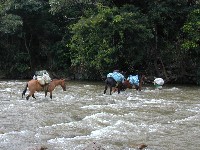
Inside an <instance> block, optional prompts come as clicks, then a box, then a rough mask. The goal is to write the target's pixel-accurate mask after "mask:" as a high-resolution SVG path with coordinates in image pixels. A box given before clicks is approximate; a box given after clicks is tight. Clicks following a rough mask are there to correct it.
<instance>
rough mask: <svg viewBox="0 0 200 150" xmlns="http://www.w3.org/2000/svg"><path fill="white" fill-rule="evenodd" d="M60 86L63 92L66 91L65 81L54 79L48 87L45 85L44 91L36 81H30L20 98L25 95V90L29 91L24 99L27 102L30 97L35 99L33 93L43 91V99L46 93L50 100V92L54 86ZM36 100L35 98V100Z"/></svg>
mask: <svg viewBox="0 0 200 150" xmlns="http://www.w3.org/2000/svg"><path fill="white" fill-rule="evenodd" d="M58 85H60V86H61V87H62V89H63V91H66V84H65V79H54V80H52V81H51V82H50V83H49V84H48V85H46V90H45V89H44V86H42V85H41V84H40V83H39V81H38V80H34V79H33V80H30V81H29V82H28V83H27V84H26V87H25V89H24V91H23V92H22V98H23V96H25V93H26V91H27V88H28V89H29V94H28V96H27V97H26V99H27V100H28V99H29V97H30V96H32V97H33V98H35V96H34V93H35V91H37V92H39V91H45V97H46V96H47V92H49V93H50V98H51V99H52V91H53V90H54V89H55V87H56V86H58ZM35 99H36V98H35Z"/></svg>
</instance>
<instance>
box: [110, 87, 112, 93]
mask: <svg viewBox="0 0 200 150" xmlns="http://www.w3.org/2000/svg"><path fill="white" fill-rule="evenodd" d="M111 94H112V86H110V95H111Z"/></svg>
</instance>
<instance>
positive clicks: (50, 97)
mask: <svg viewBox="0 0 200 150" xmlns="http://www.w3.org/2000/svg"><path fill="white" fill-rule="evenodd" d="M50 98H51V99H52V91H51V92H50Z"/></svg>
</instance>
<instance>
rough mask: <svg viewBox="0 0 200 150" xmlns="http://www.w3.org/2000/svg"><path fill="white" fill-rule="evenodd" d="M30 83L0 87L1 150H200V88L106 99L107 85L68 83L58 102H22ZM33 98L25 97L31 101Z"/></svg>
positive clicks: (169, 88)
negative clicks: (96, 148)
mask: <svg viewBox="0 0 200 150" xmlns="http://www.w3.org/2000/svg"><path fill="white" fill-rule="evenodd" d="M25 84H26V82H25V81H0V150H28V149H30V148H33V147H38V146H41V145H42V146H46V147H47V148H48V150H81V149H83V148H84V147H86V146H87V145H88V143H91V142H94V141H95V142H98V143H100V144H101V145H102V146H103V147H104V148H105V149H106V150H136V148H137V145H138V144H141V143H145V144H147V145H148V147H147V148H146V150H199V149H200V142H199V141H200V98H199V93H200V88H199V87H195V86H193V87H187V86H164V88H163V90H160V91H157V90H154V89H153V86H152V87H150V86H149V87H144V88H143V91H141V92H136V91H133V90H130V89H129V90H126V91H124V92H122V93H120V94H117V93H114V94H113V95H111V96H110V95H108V91H107V94H105V95H104V94H103V90H104V85H103V83H97V82H96V83H93V82H72V81H71V82H69V83H67V91H62V89H61V87H57V88H56V89H55V91H54V92H53V99H52V100H51V99H50V98H49V95H48V97H47V98H45V97H44V93H43V92H41V93H36V94H35V96H36V98H37V99H36V100H35V99H33V98H30V99H29V100H28V101H27V100H26V99H25V98H21V93H22V91H23V89H24V87H25ZM27 94H28V92H27V93H26V95H27Z"/></svg>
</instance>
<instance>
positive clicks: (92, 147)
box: [83, 142, 105, 150]
mask: <svg viewBox="0 0 200 150" xmlns="http://www.w3.org/2000/svg"><path fill="white" fill-rule="evenodd" d="M83 150H105V149H104V148H103V147H102V146H101V144H98V143H96V142H92V143H90V144H89V145H88V146H87V147H85V148H84V149H83Z"/></svg>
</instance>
